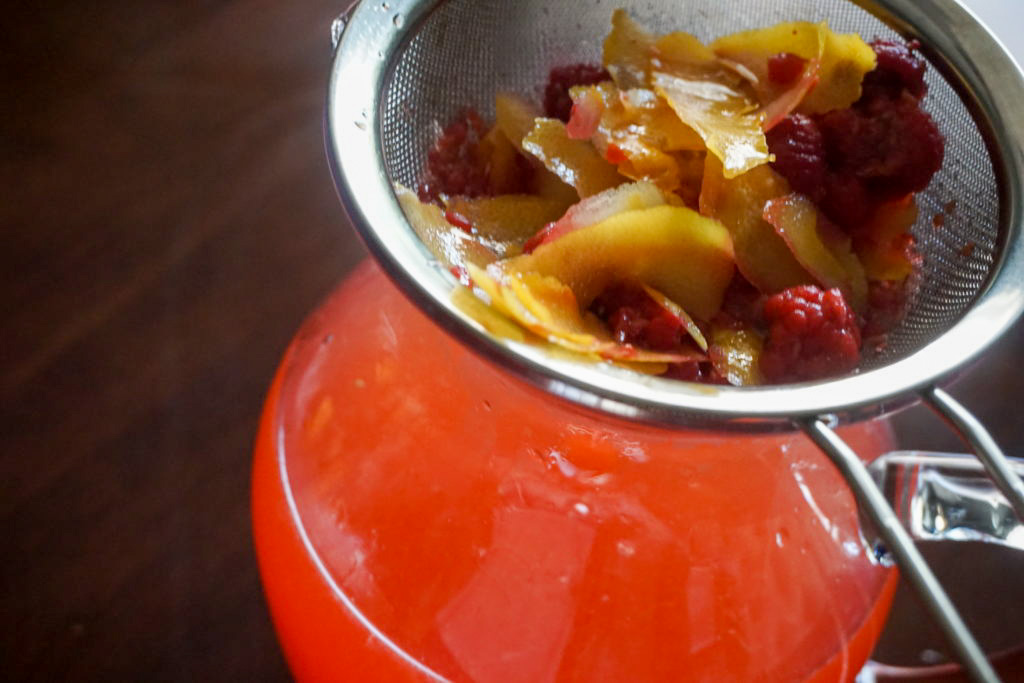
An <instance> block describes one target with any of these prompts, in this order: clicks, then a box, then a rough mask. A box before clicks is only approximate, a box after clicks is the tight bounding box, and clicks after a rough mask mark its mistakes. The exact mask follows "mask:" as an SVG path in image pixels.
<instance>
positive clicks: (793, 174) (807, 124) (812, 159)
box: [766, 114, 826, 202]
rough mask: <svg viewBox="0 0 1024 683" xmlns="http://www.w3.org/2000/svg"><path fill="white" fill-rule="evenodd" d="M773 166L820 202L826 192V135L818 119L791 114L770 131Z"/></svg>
mask: <svg viewBox="0 0 1024 683" xmlns="http://www.w3.org/2000/svg"><path fill="white" fill-rule="evenodd" d="M766 136H767V139H768V149H769V150H770V151H771V153H772V154H774V155H775V162H774V163H773V164H772V167H773V168H774V169H775V170H776V171H778V172H779V174H780V175H781V176H782V177H783V178H785V179H786V180H788V181H789V184H790V186H792V188H793V189H794V190H796V191H797V192H799V193H801V194H805V195H807V196H808V197H810V198H811V201H814V202H820V201H821V199H822V198H823V197H824V194H825V183H824V181H825V171H826V165H825V139H824V137H822V134H821V131H820V130H818V124H817V123H815V122H814V119H812V118H810V117H809V116H804V115H803V114H791V115H790V116H787V117H786V118H784V119H783V120H782V121H780V122H779V123H778V124H777V125H776V126H775V127H774V128H772V129H771V130H770V131H768V132H767V134H766Z"/></svg>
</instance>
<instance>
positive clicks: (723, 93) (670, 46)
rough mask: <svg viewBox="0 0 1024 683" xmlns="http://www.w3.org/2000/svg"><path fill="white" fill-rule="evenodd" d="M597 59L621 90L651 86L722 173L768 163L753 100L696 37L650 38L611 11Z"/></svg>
mask: <svg viewBox="0 0 1024 683" xmlns="http://www.w3.org/2000/svg"><path fill="white" fill-rule="evenodd" d="M603 57H604V66H605V68H606V69H607V70H608V73H610V74H611V75H612V79H613V80H614V81H615V85H616V86H618V88H619V89H620V90H621V91H624V92H625V91H629V90H633V89H640V90H650V89H653V90H655V91H656V92H657V94H658V95H659V96H661V97H662V98H663V99H664V100H665V101H666V102H667V103H668V104H669V105H670V106H671V108H672V110H673V111H674V112H675V114H676V116H677V117H678V118H679V120H680V121H681V122H682V123H683V124H685V125H686V126H687V127H688V128H690V129H692V130H693V131H695V132H696V133H697V135H698V136H699V137H700V138H701V140H703V142H704V145H705V146H706V148H707V150H708V151H709V152H711V153H712V154H714V155H716V156H717V157H719V158H720V159H721V160H722V162H723V164H724V166H725V172H726V177H729V178H732V177H734V176H736V175H739V174H741V173H744V172H746V171H748V170H750V169H751V168H754V167H755V166H758V165H760V164H763V163H766V162H768V161H771V155H770V154H769V152H768V143H767V141H766V140H765V138H764V132H763V131H762V130H761V117H760V115H759V114H758V113H757V110H758V108H759V104H758V102H757V101H756V100H755V99H754V98H752V97H751V96H749V95H748V94H747V93H746V92H745V91H744V90H743V83H742V79H740V78H739V77H738V76H737V75H736V74H735V73H734V72H732V71H730V70H729V69H727V68H725V67H724V66H723V65H722V64H721V63H719V62H718V60H717V59H716V57H715V54H714V53H713V52H712V51H711V50H710V49H709V48H708V47H707V46H705V45H703V44H702V43H701V42H700V41H699V40H698V39H697V38H696V37H694V36H692V35H690V34H687V33H682V32H677V33H670V34H668V35H666V36H662V37H660V38H655V37H654V36H652V35H651V34H650V33H648V32H647V31H646V30H645V29H644V28H642V27H641V26H640V25H639V24H637V23H636V22H635V21H633V20H632V19H631V18H630V17H629V15H628V14H627V13H626V12H625V11H624V10H616V12H615V13H614V14H613V15H612V30H611V33H610V34H609V35H608V38H607V39H606V40H605V44H604V55H603ZM606 104H607V102H606ZM640 151H642V150H636V153H637V154H639V152H640ZM631 177H632V176H631Z"/></svg>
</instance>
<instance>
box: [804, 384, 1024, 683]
mask: <svg viewBox="0 0 1024 683" xmlns="http://www.w3.org/2000/svg"><path fill="white" fill-rule="evenodd" d="M921 397H922V399H923V400H924V401H925V402H926V403H927V404H928V405H929V406H930V407H931V408H932V409H933V410H935V412H936V413H938V414H939V415H940V416H941V417H943V419H945V420H946V421H947V422H948V423H949V424H950V425H951V426H952V427H953V428H954V430H955V431H957V432H958V433H959V434H960V435H961V437H962V438H963V439H964V440H965V441H966V442H967V443H968V444H970V446H971V447H972V448H973V449H974V451H975V453H976V455H977V456H978V460H980V461H981V463H982V465H983V466H984V467H985V469H986V470H987V471H988V473H989V475H990V476H991V477H992V480H993V482H994V483H995V485H996V486H997V488H998V489H999V490H1000V491H1001V492H1002V493H1003V495H1004V496H1006V499H1007V501H1008V502H1009V504H1010V506H1011V507H1012V508H1013V510H1014V512H1015V513H1016V515H1017V517H1018V519H1019V520H1020V521H1021V522H1024V482H1022V481H1021V479H1020V477H1019V476H1018V475H1017V473H1016V472H1015V470H1014V466H1013V465H1012V464H1011V463H1010V461H1009V460H1008V459H1007V458H1006V456H1005V455H1004V454H1003V452H1002V450H1001V449H1000V448H999V446H998V445H997V444H996V442H995V440H994V439H993V438H992V436H991V435H990V434H989V433H988V431H987V430H986V429H985V428H984V427H983V426H982V425H981V423H980V422H978V420H977V419H976V418H975V417H974V416H973V415H971V413H970V412H969V411H967V409H966V408H964V407H963V406H962V405H960V404H959V403H958V402H957V401H955V400H954V399H953V398H952V397H951V396H950V395H949V394H947V393H946V392H945V391H943V390H942V389H940V388H938V387H931V388H929V389H927V390H925V391H923V392H922V393H921ZM828 422H829V420H827V419H825V418H822V417H814V418H809V419H806V420H804V421H802V422H801V424H800V426H801V427H802V428H803V430H804V431H805V432H806V433H807V435H808V436H809V437H810V438H811V439H812V440H813V441H814V442H815V444H817V445H818V447H819V448H821V450H822V451H824V452H825V454H826V455H828V456H829V458H830V459H831V460H832V462H833V463H834V464H835V466H836V467H837V468H838V469H839V471H840V472H841V473H842V475H843V478H844V479H845V480H846V482H847V484H849V486H850V488H851V490H852V491H853V493H854V495H855V496H856V498H857V503H858V506H859V507H860V509H861V511H862V513H864V514H866V515H867V517H868V519H870V521H871V524H872V525H873V526H874V528H875V530H876V531H877V533H878V535H879V536H880V537H881V538H882V540H883V541H884V542H885V545H886V548H887V549H888V551H889V552H891V553H892V555H893V557H895V558H896V561H897V563H898V564H899V566H900V570H901V571H902V573H903V576H904V577H905V578H906V579H907V581H908V582H909V583H910V585H911V586H912V587H913V589H914V590H915V591H916V592H917V594H918V596H919V597H920V598H921V600H922V601H923V602H924V604H925V606H926V607H927V608H928V610H929V611H930V612H931V614H932V616H933V617H934V619H935V621H936V623H937V624H938V626H939V628H940V629H941V630H942V632H943V634H944V635H945V637H946V639H947V640H948V641H949V644H950V646H951V647H952V648H953V651H954V653H955V654H956V656H957V658H958V659H959V660H960V662H961V663H962V664H963V666H964V668H965V669H966V670H967V671H968V672H969V673H970V675H971V677H972V678H974V679H975V680H980V681H998V680H999V678H998V677H997V676H996V673H995V670H994V669H993V668H992V665H991V664H990V663H989V662H988V659H987V658H986V657H985V654H984V652H983V651H982V650H981V647H980V646H979V645H978V643H977V641H976V640H975V639H974V637H973V635H971V632H970V631H969V630H968V628H967V625H966V624H965V623H964V621H963V619H962V618H961V617H960V614H959V613H958V612H957V610H956V608H955V607H954V606H953V603H952V601H951V600H950V599H949V596H948V595H947V594H946V591H945V589H943V587H942V585H941V584H940V583H939V581H938V579H937V578H936V577H935V574H934V573H933V572H932V570H931V569H930V568H929V567H928V564H927V562H925V559H924V557H923V556H922V555H921V552H920V551H919V550H918V549H917V546H916V545H914V542H913V540H912V539H911V537H910V534H909V533H908V532H907V530H906V529H905V528H904V526H903V524H902V523H901V521H900V518H899V516H898V515H897V514H896V512H895V511H894V510H893V509H892V507H891V506H890V505H889V503H888V501H887V500H886V498H885V496H884V495H883V493H882V491H880V490H879V488H878V486H877V485H876V484H875V482H874V480H873V478H872V476H871V473H870V472H869V470H868V468H867V466H865V464H864V463H863V462H862V461H861V459H860V458H859V457H858V456H857V454H856V453H855V452H854V451H853V449H851V448H850V447H849V446H848V445H847V444H846V443H845V442H844V441H843V440H842V439H841V438H839V436H838V435H837V434H836V433H835V432H834V431H833V430H832V428H831V427H830V426H829V424H828Z"/></svg>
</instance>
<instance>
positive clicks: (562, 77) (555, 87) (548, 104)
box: [544, 64, 611, 122]
mask: <svg viewBox="0 0 1024 683" xmlns="http://www.w3.org/2000/svg"><path fill="white" fill-rule="evenodd" d="M610 79H611V76H609V75H608V72H607V71H605V70H604V67H602V66H600V65H597V64H569V65H568V66H556V67H555V68H553V69H552V70H551V74H550V75H549V76H548V84H547V86H546V87H545V88H544V113H545V114H547V115H548V116H549V117H550V118H553V119H561V120H562V121H566V122H568V121H569V114H570V113H572V98H571V97H569V88H571V87H573V86H574V85H596V84H598V83H600V82H601V81H607V80H610Z"/></svg>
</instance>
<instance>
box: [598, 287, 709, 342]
mask: <svg viewBox="0 0 1024 683" xmlns="http://www.w3.org/2000/svg"><path fill="white" fill-rule="evenodd" d="M590 310H591V311H593V312H594V314H595V315H597V317H599V318H601V320H603V321H604V322H605V324H607V325H608V328H609V329H610V330H611V331H612V335H613V336H614V337H615V340H616V341H618V342H619V343H620V344H632V345H634V346H638V347H640V348H644V349H650V350H652V351H673V350H677V349H679V348H680V346H682V344H683V341H684V340H685V339H688V338H689V335H688V333H687V332H686V330H685V328H684V327H683V325H682V323H681V322H680V321H679V319H678V318H676V317H675V316H674V315H672V313H671V312H669V311H667V310H665V309H664V308H662V307H661V306H659V305H658V303H657V302H656V301H654V300H653V299H652V298H651V297H650V296H648V295H647V293H646V292H645V291H644V290H643V289H641V288H639V287H636V286H632V285H628V284H618V285H613V286H612V287H609V288H608V289H606V290H605V291H604V292H602V293H601V296H599V297H598V298H597V299H596V300H595V301H594V303H593V304H592V305H591V308H590Z"/></svg>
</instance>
